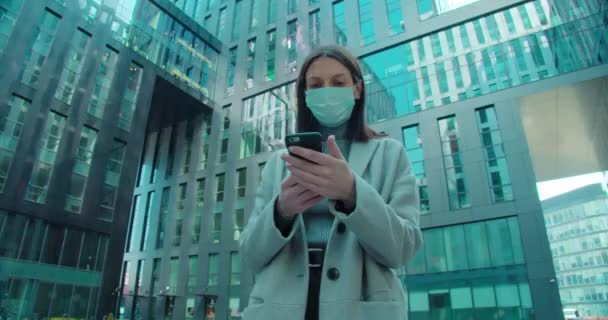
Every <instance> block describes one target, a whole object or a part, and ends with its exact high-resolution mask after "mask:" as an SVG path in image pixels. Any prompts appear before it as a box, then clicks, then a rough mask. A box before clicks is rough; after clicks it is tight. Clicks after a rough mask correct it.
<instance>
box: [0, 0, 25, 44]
mask: <svg viewBox="0 0 608 320" xmlns="http://www.w3.org/2000/svg"><path fill="white" fill-rule="evenodd" d="M22 5H23V0H14V1H10V2H9V1H6V3H5V2H3V3H1V4H0V54H2V52H3V51H4V48H5V47H6V44H7V43H8V39H9V38H10V37H11V34H12V33H13V28H14V27H15V21H16V20H17V17H18V16H19V11H21V6H22Z"/></svg>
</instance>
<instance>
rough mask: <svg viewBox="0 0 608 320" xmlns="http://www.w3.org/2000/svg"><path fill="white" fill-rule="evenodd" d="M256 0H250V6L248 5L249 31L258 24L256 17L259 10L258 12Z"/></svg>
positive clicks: (257, 17)
mask: <svg viewBox="0 0 608 320" xmlns="http://www.w3.org/2000/svg"><path fill="white" fill-rule="evenodd" d="M258 1H259V0H251V7H250V10H249V12H250V16H249V32H250V33H251V32H253V31H255V29H256V28H257V26H258V19H259V17H260V12H259V10H258V9H259V5H258Z"/></svg>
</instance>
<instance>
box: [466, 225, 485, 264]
mask: <svg viewBox="0 0 608 320" xmlns="http://www.w3.org/2000/svg"><path fill="white" fill-rule="evenodd" d="M464 230H465V232H464V234H465V239H466V244H467V252H466V254H467V256H468V261H469V267H470V268H471V269H478V268H486V267H490V265H491V263H490V252H489V247H488V234H487V231H486V225H485V223H483V222H477V223H470V224H466V225H465V226H464Z"/></svg>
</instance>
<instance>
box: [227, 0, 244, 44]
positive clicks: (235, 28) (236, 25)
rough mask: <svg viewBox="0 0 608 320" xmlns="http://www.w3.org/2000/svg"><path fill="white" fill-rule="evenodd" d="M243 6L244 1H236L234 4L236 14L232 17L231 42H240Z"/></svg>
mask: <svg viewBox="0 0 608 320" xmlns="http://www.w3.org/2000/svg"><path fill="white" fill-rule="evenodd" d="M242 6H243V0H236V1H235V3H234V12H233V15H232V33H231V35H230V41H232V42H234V41H238V40H239V35H240V31H241V30H240V25H241V24H240V22H241V19H239V15H241V14H242V12H241V10H242V9H241V7H242Z"/></svg>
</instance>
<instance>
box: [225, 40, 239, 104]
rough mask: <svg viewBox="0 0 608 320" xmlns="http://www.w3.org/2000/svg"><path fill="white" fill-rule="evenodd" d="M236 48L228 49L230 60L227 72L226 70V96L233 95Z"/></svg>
mask: <svg viewBox="0 0 608 320" xmlns="http://www.w3.org/2000/svg"><path fill="white" fill-rule="evenodd" d="M237 49H238V47H234V48H231V49H230V60H229V61H228V70H226V95H227V96H231V95H232V94H234V77H235V73H236V57H237Z"/></svg>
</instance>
